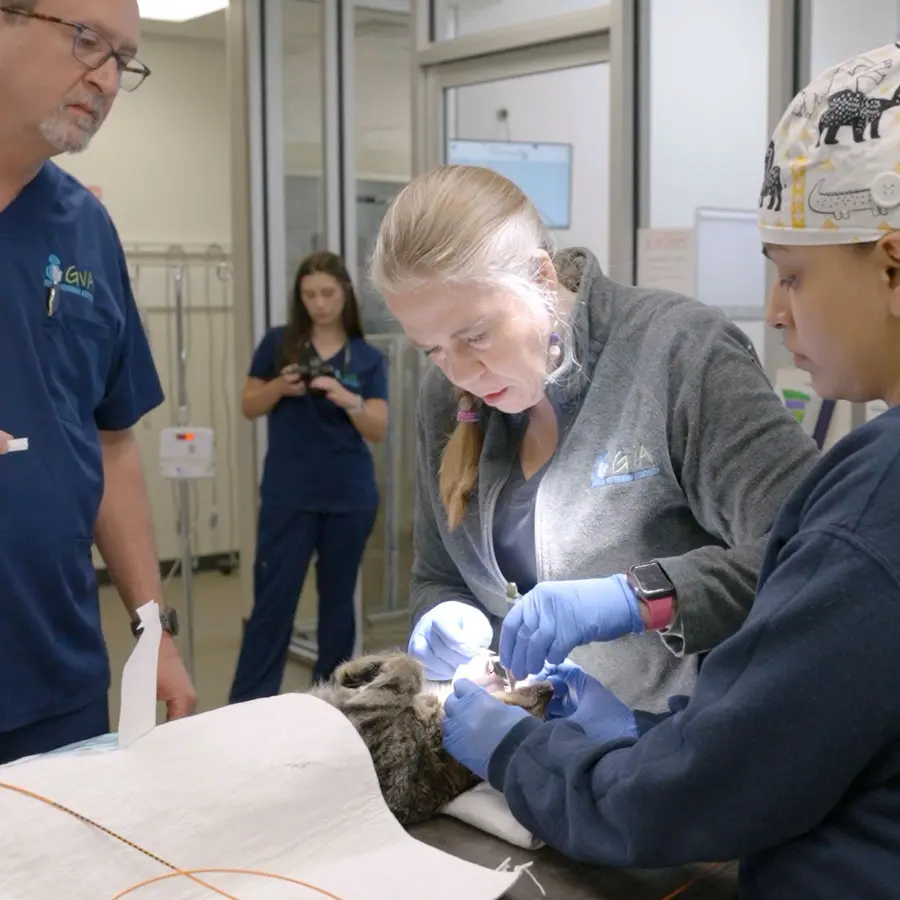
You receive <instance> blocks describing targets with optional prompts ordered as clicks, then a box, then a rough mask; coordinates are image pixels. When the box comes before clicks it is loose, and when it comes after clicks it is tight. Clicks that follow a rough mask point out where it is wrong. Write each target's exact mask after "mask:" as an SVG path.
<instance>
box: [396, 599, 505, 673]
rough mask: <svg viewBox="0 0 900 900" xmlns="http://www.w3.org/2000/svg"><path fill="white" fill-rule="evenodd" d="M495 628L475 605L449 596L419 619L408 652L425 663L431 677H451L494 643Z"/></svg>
mask: <svg viewBox="0 0 900 900" xmlns="http://www.w3.org/2000/svg"><path fill="white" fill-rule="evenodd" d="M493 640H494V629H493V628H491V623H490V621H489V620H488V617H487V616H486V615H485V614H484V613H483V612H482V611H481V610H480V609H476V608H475V607H474V606H469V604H468V603H461V602H460V601H458V600H447V601H445V602H444V603H439V604H438V605H437V606H435V608H434V609H431V610H429V611H428V612H427V613H425V615H424V616H422V618H421V619H419V621H418V622H417V623H416V626H415V628H413V632H412V634H411V635H410V638H409V646H408V648H407V653H409V655H410V656H412V657H413V658H414V659H417V660H418V661H419V662H420V663H422V665H423V667H424V668H425V677H426V678H428V679H429V680H430V681H450V680H451V679H452V678H453V676H454V674H455V673H456V670H457V669H458V668H459V667H460V666H461V665H464V664H465V663H467V662H470V661H471V660H472V659H473V658H474V657H475V656H476V655H477V654H478V653H480V652H481V651H482V650H486V649H487V648H488V647H490V646H491V643H492V642H493Z"/></svg>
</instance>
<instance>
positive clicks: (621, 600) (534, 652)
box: [500, 575, 645, 680]
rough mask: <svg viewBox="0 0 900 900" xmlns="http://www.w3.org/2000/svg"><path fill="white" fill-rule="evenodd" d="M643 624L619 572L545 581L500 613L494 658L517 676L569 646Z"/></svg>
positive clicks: (556, 658)
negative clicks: (607, 576)
mask: <svg viewBox="0 0 900 900" xmlns="http://www.w3.org/2000/svg"><path fill="white" fill-rule="evenodd" d="M644 630H645V625H644V620H643V619H642V618H641V614H640V607H639V604H638V599H637V597H636V596H635V594H634V591H632V590H631V588H630V587H629V586H628V582H627V581H626V580H625V576H624V575H613V576H611V577H609V578H585V579H583V580H581V581H545V582H542V583H541V584H539V585H537V586H536V587H535V588H534V589H533V590H530V591H529V592H528V593H527V594H526V595H525V596H524V597H523V598H522V599H521V600H520V601H519V602H518V603H517V604H516V605H515V606H514V607H513V608H512V609H511V610H510V611H509V612H508V613H507V615H506V618H505V619H504V620H503V628H502V630H501V632H500V662H501V664H502V665H503V666H504V667H505V668H507V669H508V670H509V671H510V673H511V674H512V676H513V678H517V679H520V680H521V679H522V678H525V677H526V676H528V675H534V674H536V673H537V672H540V671H541V669H542V668H543V666H544V663H545V662H549V663H553V664H559V663H561V662H562V661H563V660H564V659H565V658H566V657H567V656H568V655H569V653H570V651H571V650H572V649H573V648H575V647H580V646H582V645H583V644H590V643H591V642H593V641H612V640H614V639H615V638H619V637H622V636H623V635H626V634H640V633H641V632H642V631H644Z"/></svg>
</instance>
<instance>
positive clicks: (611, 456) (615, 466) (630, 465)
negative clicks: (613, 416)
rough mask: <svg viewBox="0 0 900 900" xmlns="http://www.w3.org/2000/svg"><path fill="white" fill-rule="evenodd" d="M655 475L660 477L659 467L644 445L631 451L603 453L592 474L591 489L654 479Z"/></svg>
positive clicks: (598, 458)
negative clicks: (643, 479)
mask: <svg viewBox="0 0 900 900" xmlns="http://www.w3.org/2000/svg"><path fill="white" fill-rule="evenodd" d="M654 475H659V466H658V465H657V464H656V462H655V461H654V459H653V456H652V455H651V453H650V451H649V450H648V449H647V448H646V447H645V446H644V445H643V444H639V445H638V446H636V447H633V448H632V449H630V450H615V451H614V452H612V453H601V454H600V455H599V456H598V457H597V461H596V462H595V463H594V470H593V472H592V473H591V487H607V486H608V485H610V484H625V483H627V482H629V481H639V480H640V479H642V478H652V477H653V476H654Z"/></svg>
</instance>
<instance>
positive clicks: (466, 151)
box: [447, 140, 572, 228]
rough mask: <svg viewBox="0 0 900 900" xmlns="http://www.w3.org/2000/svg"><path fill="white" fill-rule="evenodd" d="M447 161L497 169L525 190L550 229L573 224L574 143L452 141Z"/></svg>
mask: <svg viewBox="0 0 900 900" xmlns="http://www.w3.org/2000/svg"><path fill="white" fill-rule="evenodd" d="M447 162H448V163H450V164H451V165H462V166H482V167H483V168H485V169H493V170H494V171H495V172H498V173H499V174H500V175H503V176H505V177H506V178H508V179H509V180H510V181H513V182H515V183H516V184H517V185H518V186H519V187H520V188H521V189H522V191H523V193H524V194H525V196H526V197H528V199H529V200H530V201H531V202H532V203H533V204H534V205H535V207H536V208H537V210H538V212H539V213H540V214H541V218H542V219H543V220H544V224H545V225H546V226H547V228H570V227H571V215H572V213H571V207H572V145H571V144H531V143H526V142H524V141H463V140H452V141H448V143H447Z"/></svg>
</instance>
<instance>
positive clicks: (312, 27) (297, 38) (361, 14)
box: [141, 0, 409, 53]
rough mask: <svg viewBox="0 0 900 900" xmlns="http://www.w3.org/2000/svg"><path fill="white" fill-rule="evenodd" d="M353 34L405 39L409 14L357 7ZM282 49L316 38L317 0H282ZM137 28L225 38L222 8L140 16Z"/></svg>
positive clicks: (300, 46) (154, 33) (180, 36)
mask: <svg viewBox="0 0 900 900" xmlns="http://www.w3.org/2000/svg"><path fill="white" fill-rule="evenodd" d="M355 25H356V28H355V30H356V36H357V37H358V38H365V37H373V38H375V37H377V38H380V39H384V40H391V41H392V43H393V44H394V46H395V47H396V42H405V41H406V40H407V39H408V35H409V16H408V15H407V14H404V13H397V12H389V11H386V10H377V9H367V8H364V7H363V8H360V9H358V10H357V12H356V22H355ZM282 26H283V34H284V49H285V51H286V52H288V53H291V52H295V53H296V52H299V51H302V50H304V49H306V48H308V47H309V46H310V45H311V44H314V43H315V42H317V41H318V40H319V32H320V26H321V11H320V5H319V0H284V5H283V13H282ZM141 29H142V31H143V33H144V34H145V35H149V36H153V37H163V38H170V39H173V38H174V39H179V40H189V41H214V42H217V43H222V42H224V40H225V10H220V11H219V12H214V13H210V14H209V15H208V16H200V18H197V19H191V20H190V21H187V22H160V21H156V20H154V19H144V20H143V21H142V23H141Z"/></svg>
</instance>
